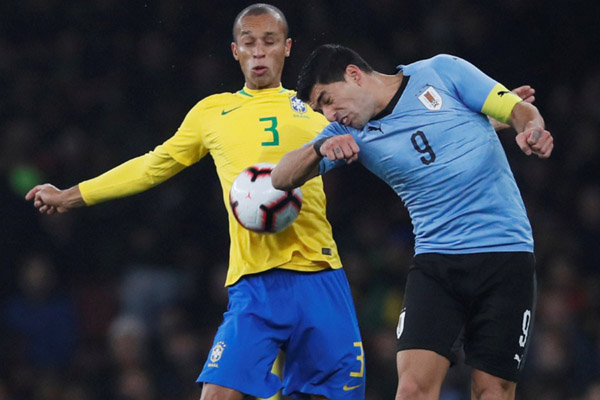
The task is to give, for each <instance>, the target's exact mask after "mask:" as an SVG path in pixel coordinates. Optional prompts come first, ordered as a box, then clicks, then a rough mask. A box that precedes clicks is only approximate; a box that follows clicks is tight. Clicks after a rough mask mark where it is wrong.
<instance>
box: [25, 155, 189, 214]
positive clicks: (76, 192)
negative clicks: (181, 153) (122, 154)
mask: <svg viewBox="0 0 600 400" xmlns="http://www.w3.org/2000/svg"><path fill="white" fill-rule="evenodd" d="M184 168H185V165H183V164H180V163H179V162H177V161H176V160H175V159H173V158H172V157H171V156H170V155H169V153H168V152H167V151H165V149H164V148H163V146H157V147H156V149H154V151H151V152H149V153H147V154H145V155H143V156H141V157H137V158H134V159H132V160H129V161H127V162H125V163H123V164H121V165H119V166H118V167H115V168H113V169H111V170H110V171H108V172H105V173H104V174H102V175H100V176H98V177H96V178H94V179H90V180H88V181H85V182H81V183H80V184H79V185H77V186H73V187H72V188H70V189H67V190H60V189H58V188H56V187H55V186H53V185H51V184H49V183H47V184H44V185H38V186H36V187H34V188H33V189H31V190H30V191H29V192H28V193H27V195H26V196H25V200H33V206H34V207H36V208H37V209H38V210H39V211H40V212H41V213H43V214H54V213H64V212H67V211H69V210H70V209H72V208H76V207H82V206H85V205H93V204H96V203H100V202H103V201H107V200H111V199H116V198H120V197H126V196H131V195H133V194H136V193H140V192H143V191H145V190H148V189H150V188H152V187H154V186H156V185H158V184H160V183H162V182H164V181H165V180H167V179H169V178H170V177H172V176H174V175H175V174H177V173H178V172H180V171H181V170H183V169H184Z"/></svg>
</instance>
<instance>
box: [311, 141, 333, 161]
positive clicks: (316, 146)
mask: <svg viewBox="0 0 600 400" xmlns="http://www.w3.org/2000/svg"><path fill="white" fill-rule="evenodd" d="M327 139H329V138H323V139H319V140H317V141H316V142H315V143H314V144H313V149H315V153H317V155H318V156H319V157H320V158H323V157H325V156H324V155H323V154H321V146H322V145H323V143H325V141H326V140H327Z"/></svg>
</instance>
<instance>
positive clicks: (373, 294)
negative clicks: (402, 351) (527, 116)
mask: <svg viewBox="0 0 600 400" xmlns="http://www.w3.org/2000/svg"><path fill="white" fill-rule="evenodd" d="M247 4H249V3H248V2H242V1H230V2H219V3H218V4H209V2H207V1H196V2H186V1H179V0H178V1H166V0H152V1H135V2H127V3H125V2H118V1H115V0H91V1H88V2H63V1H59V0H23V1H20V2H2V3H1V4H0V88H1V93H2V95H1V96H0V127H1V129H0V141H1V142H0V143H1V144H0V154H1V156H0V171H1V174H0V198H1V199H2V208H1V210H0V216H1V221H2V229H1V233H0V235H1V240H0V251H1V254H2V258H1V260H2V261H1V263H0V400H30V399H36V400H38V399H39V400H97V399H123V400H126V399H127V400H138V399H139V400H141V399H144V400H152V399H165V400H188V399H197V398H198V397H199V389H198V388H197V387H196V385H195V383H194V382H195V379H196V377H197V374H198V373H199V372H200V370H201V368H202V364H203V362H204V360H205V358H206V356H207V354H208V351H209V350H210V346H211V340H212V337H213V335H214V332H215V330H216V328H217V326H218V324H219V323H220V321H221V314H222V313H223V312H224V311H225V309H226V306H227V304H226V291H225V288H224V287H223V283H224V281H225V272H226V263H227V260H228V245H229V242H228V237H227V223H226V218H227V217H226V213H225V210H224V208H223V204H222V198H221V191H220V188H219V183H218V182H217V179H216V175H215V174H214V173H213V171H212V169H214V166H213V165H212V164H211V162H210V161H203V162H201V163H199V164H198V165H196V166H194V167H193V168H190V169H188V170H186V171H184V172H182V173H181V174H180V175H179V176H177V177H175V178H173V179H171V180H170V181H169V182H167V183H165V184H163V185H161V186H160V187H158V188H155V189H153V190H152V191H150V192H148V193H144V194H141V195H138V196H135V197H133V198H129V199H123V200H118V201H115V202H112V203H111V204H110V206H106V205H103V204H100V205H97V206H94V207H91V208H86V209H80V210H75V211H72V212H70V213H67V214H64V215H53V216H40V215H38V213H37V212H36V211H35V210H34V208H33V207H32V206H31V204H29V203H27V202H25V201H24V200H23V195H24V193H25V192H26V191H27V190H28V189H29V188H31V187H32V186H33V185H34V184H37V183H42V182H47V181H48V182H53V183H56V184H57V185H59V186H61V187H68V186H70V185H73V184H75V183H77V182H79V181H81V180H84V179H87V178H90V177H92V176H95V175H97V174H98V173H99V172H102V171H105V170H107V169H109V168H111V167H113V166H115V165H117V164H119V163H120V162H122V161H124V160H127V159H128V158H131V157H133V156H136V155H139V154H142V153H144V152H146V151H149V150H151V149H152V147H153V146H154V145H155V144H157V143H160V142H162V141H163V140H165V139H167V138H168V137H170V136H171V135H172V134H173V132H174V131H175V129H176V128H177V126H178V125H179V123H180V122H181V120H182V119H183V117H184V116H185V113H186V112H187V110H189V108H191V106H192V105H193V104H195V102H196V101H197V100H198V99H200V98H202V97H204V96H207V95H209V94H211V93H216V92H222V91H236V90H239V89H240V88H241V87H242V85H243V77H242V75H241V73H240V72H239V67H238V65H237V63H236V62H235V61H234V60H233V59H232V57H231V53H230V47H229V43H230V42H231V22H232V21H233V18H234V17H235V15H236V14H237V12H238V11H239V10H240V9H242V8H243V7H244V6H246V5H247ZM273 4H275V5H277V6H278V7H280V8H281V9H282V10H283V11H284V13H285V14H286V15H287V17H288V21H289V23H290V27H291V32H290V34H291V37H292V38H294V44H293V47H292V56H291V57H290V58H289V59H288V64H287V67H286V70H285V72H284V78H283V85H284V86H285V87H287V88H293V87H294V85H295V79H296V75H297V73H298V69H299V67H300V64H301V63H302V61H303V60H304V58H305V57H306V56H307V55H308V54H309V52H310V51H311V50H312V49H313V48H314V47H315V46H316V45H319V44H322V43H328V42H339V43H343V44H345V45H348V46H350V47H353V48H355V49H356V50H358V51H359V52H360V53H361V54H363V55H364V56H365V58H367V59H368V60H370V61H372V63H373V65H374V67H376V68H377V69H378V70H381V71H387V72H392V71H393V68H394V67H395V65H397V64H400V63H409V62H412V61H415V60H418V59H422V58H426V57H429V56H433V55H435V54H438V53H450V54H454V55H457V56H460V57H463V58H465V59H467V60H469V61H471V62H473V63H474V64H476V65H477V66H479V67H481V68H482V69H483V70H484V71H485V72H487V73H488V74H490V75H491V76H493V77H494V78H496V79H498V80H499V81H500V82H502V83H504V84H505V85H507V86H509V87H516V86H519V85H522V84H531V85H532V86H533V87H535V88H536V90H537V93H536V103H535V104H536V105H537V106H538V107H539V108H540V110H541V111H542V112H543V114H544V115H545V116H546V125H547V128H548V129H549V130H550V131H551V132H552V133H553V135H554V138H555V146H556V147H555V150H554V153H553V154H552V157H551V158H550V159H548V160H539V159H534V158H531V157H529V158H528V157H525V156H524V155H523V154H522V153H521V152H520V150H519V149H518V147H517V146H516V144H515V143H514V140H513V138H514V132H512V131H511V130H507V131H504V132H500V133H499V135H500V137H501V140H502V142H503V144H504V147H505V150H506V153H507V156H508V158H509V161H510V164H511V167H512V169H513V172H514V174H515V177H516V179H517V182H518V183H519V187H520V188H521V192H522V195H523V198H524V200H525V204H526V207H527V210H528V214H529V216H530V219H531V222H532V225H533V230H534V237H535V239H536V246H535V247H536V257H537V271H538V308H537V315H536V320H535V326H534V334H533V338H532V342H531V348H530V352H529V356H528V360H527V364H526V367H525V373H524V376H523V379H522V382H520V384H519V387H518V395H517V397H518V398H519V399H537V400H565V399H571V400H597V399H600V271H599V268H598V267H599V262H600V161H599V157H598V156H597V152H598V151H600V113H599V112H598V107H597V103H598V99H600V52H599V51H598V49H599V48H600V28H598V27H597V24H596V21H595V19H596V18H597V17H596V16H597V15H599V14H600V5H599V4H597V3H596V4H595V2H586V1H576V0H573V1H565V2H559V3H557V4H553V5H549V4H548V3H546V2H542V1H539V0H536V1H530V2H520V1H516V0H504V1H502V0H492V1H488V2H485V4H483V3H481V2H476V1H472V0H453V1H450V2H435V1H422V2H416V3H411V4H410V6H409V5H408V4H407V5H400V4H399V3H398V2H395V1H392V0H379V1H376V2H364V1H358V0H345V1H341V0H329V1H326V2H323V1H317V0H307V1H304V2H284V1H274V2H273ZM331 175H332V177H327V178H325V187H326V192H327V194H328V204H329V208H328V215H329V218H330V220H331V222H332V225H333V228H334V235H335V238H336V240H337V242H338V245H339V249H340V254H341V256H342V261H343V262H344V265H345V268H346V271H347V275H348V278H349V280H350V283H351V286H352V290H353V295H354V300H355V304H356V308H357V312H358V316H359V323H360V326H361V330H362V335H363V339H364V348H365V353H366V366H367V371H368V374H367V377H368V378H367V398H368V399H369V400H371V399H373V400H375V399H384V398H388V399H389V398H392V397H393V395H394V393H395V387H396V379H397V378H396V369H395V345H396V339H395V327H396V324H397V319H398V314H399V311H400V309H401V303H402V295H403V293H402V288H403V287H404V283H405V282H404V280H405V277H406V272H407V269H408V266H409V265H410V261H411V257H412V246H413V239H412V226H411V224H410V221H409V218H408V214H407V212H406V210H404V209H403V208H402V207H401V206H399V204H398V201H397V199H396V198H395V195H394V194H393V192H392V191H391V190H390V189H388V188H387V187H386V186H385V185H384V184H383V183H382V182H379V181H377V180H376V178H375V177H373V176H371V175H369V173H368V172H366V171H365V170H364V169H362V167H358V166H350V167H348V168H346V169H343V170H342V171H336V172H333V173H332V174H331ZM367 188H368V189H367ZM468 374H469V370H468V368H466V367H464V366H463V365H458V366H456V367H454V368H452V369H451V371H450V374H449V376H448V379H447V381H446V383H445V385H444V389H443V393H442V399H443V400H463V399H468V398H469V394H468V393H469V389H468V382H469V380H468V376H469V375H468Z"/></svg>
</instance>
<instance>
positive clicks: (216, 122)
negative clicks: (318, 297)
mask: <svg viewBox="0 0 600 400" xmlns="http://www.w3.org/2000/svg"><path fill="white" fill-rule="evenodd" d="M326 125H327V121H326V120H325V118H324V117H323V116H322V115H321V114H318V113H316V112H314V111H312V109H310V108H309V107H308V106H306V105H304V104H303V103H301V102H298V101H296V100H295V92H293V91H290V90H286V89H283V88H282V87H281V86H280V87H278V88H274V89H264V90H250V89H248V88H247V87H244V89H243V90H240V91H239V92H236V93H222V94H216V95H213V96H209V97H207V98H205V99H203V100H202V101H200V102H199V103H198V104H197V105H196V106H194V107H193V108H192V109H191V110H190V112H189V113H188V115H187V116H186V117H185V119H184V121H183V123H182V124H181V126H180V128H179V129H178V131H177V132H176V133H175V135H174V136H172V137H171V138H170V139H168V140H167V141H166V142H165V143H163V145H162V147H161V146H159V147H157V149H156V150H155V151H154V153H156V152H157V151H160V154H163V151H164V152H165V153H166V154H168V155H169V157H168V158H170V159H171V162H170V163H169V162H167V161H166V160H163V161H162V162H161V163H158V164H153V163H152V164H150V163H148V162H147V161H145V162H143V163H142V162H140V161H139V160H138V159H134V160H132V161H130V163H136V164H135V165H133V166H126V164H127V163H126V164H124V165H122V166H121V167H117V168H116V169H115V170H117V172H118V173H112V174H111V172H112V171H111V172H108V173H107V174H110V176H108V177H105V178H103V177H102V176H101V177H99V178H96V179H93V180H90V181H87V182H83V183H81V184H80V190H81V191H82V195H83V196H84V200H85V201H86V203H87V202H88V201H90V203H89V204H92V203H93V202H94V201H95V202H97V201H102V200H107V199H109V198H114V197H121V196H126V195H129V194H133V193H137V192H139V191H141V190H144V189H145V188H148V187H152V186H154V185H156V184H158V183H160V182H162V180H164V179H167V178H168V177H169V176H172V175H174V174H175V173H177V172H179V171H178V170H177V168H175V167H174V165H185V166H190V165H192V164H194V163H196V162H198V161H199V160H200V159H201V158H202V157H204V156H205V155H206V154H208V153H210V154H211V156H212V158H213V160H214V162H215V166H216V169H217V174H218V176H219V179H220V181H221V186H222V189H223V193H222V194H223V201H224V203H225V207H226V208H227V212H228V215H229V232H230V237H231V246H230V254H229V270H228V273H227V280H226V283H225V285H226V286H229V285H232V284H234V283H235V282H237V281H238V280H239V279H240V277H242V276H244V275H247V274H254V273H257V272H261V271H266V270H268V269H271V268H276V267H278V268H283V269H290V270H296V271H316V270H321V269H325V268H329V267H331V268H335V269H337V268H341V266H342V265H341V261H340V259H339V256H338V252H337V246H336V244H335V242H334V240H333V235H332V231H331V226H330V225H329V222H328V221H327V219H326V216H325V208H326V202H325V194H324V192H323V182H322V179H321V177H316V178H314V179H311V180H310V181H309V182H307V183H306V184H304V186H302V194H303V197H304V202H303V205H302V210H301V212H300V215H299V216H298V219H297V220H296V221H295V222H294V223H293V224H292V225H291V226H290V227H288V228H287V229H285V230H284V231H283V232H280V233H276V234H259V233H254V232H251V231H248V230H246V229H245V228H243V227H242V226H241V225H239V223H238V222H237V221H236V220H235V218H234V216H233V215H232V213H231V209H230V206H229V189H230V187H231V185H232V183H233V180H234V179H235V178H236V176H237V175H238V174H239V173H240V172H241V171H242V170H244V169H245V168H247V167H249V166H250V165H253V164H256V163H259V162H269V163H273V164H276V163H277V162H278V161H279V160H280V159H281V157H283V155H284V154H286V153H287V152H289V151H291V150H294V149H297V148H299V147H301V146H302V145H304V144H305V143H306V142H308V141H310V140H312V139H313V138H314V137H315V136H316V135H317V134H318V133H319V132H321V130H322V129H323V128H324V127H325V126H326ZM146 157H149V156H148V155H146V156H143V157H141V158H142V159H146ZM159 158H162V157H159ZM175 161H176V162H175ZM172 163H175V164H172ZM150 165H152V167H151V172H148V168H149V166H150ZM121 168H123V169H121ZM115 170H113V171H115ZM169 174H170V175H169ZM157 175H158V176H157ZM167 175H169V176H167ZM163 178H164V179H163ZM159 181H160V182H159ZM99 193H101V194H102V195H101V196H100V195H98V194H99Z"/></svg>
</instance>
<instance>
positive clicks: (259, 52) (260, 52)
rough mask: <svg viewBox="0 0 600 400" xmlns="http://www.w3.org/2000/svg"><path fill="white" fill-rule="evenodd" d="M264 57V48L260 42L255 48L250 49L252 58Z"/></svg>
mask: <svg viewBox="0 0 600 400" xmlns="http://www.w3.org/2000/svg"><path fill="white" fill-rule="evenodd" d="M264 55H265V48H264V46H263V45H262V44H261V43H260V42H258V43H257V44H256V46H254V48H253V49H252V56H254V57H263V56H264Z"/></svg>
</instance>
